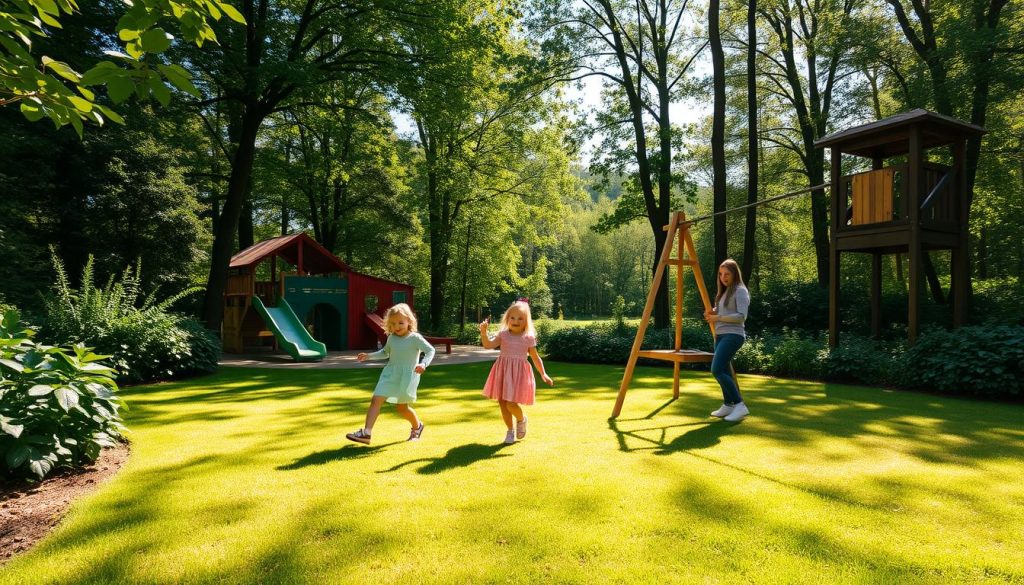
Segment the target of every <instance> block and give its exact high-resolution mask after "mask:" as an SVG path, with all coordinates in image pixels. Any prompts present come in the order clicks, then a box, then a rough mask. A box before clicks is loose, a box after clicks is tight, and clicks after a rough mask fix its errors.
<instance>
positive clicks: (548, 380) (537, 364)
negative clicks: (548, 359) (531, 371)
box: [530, 347, 555, 386]
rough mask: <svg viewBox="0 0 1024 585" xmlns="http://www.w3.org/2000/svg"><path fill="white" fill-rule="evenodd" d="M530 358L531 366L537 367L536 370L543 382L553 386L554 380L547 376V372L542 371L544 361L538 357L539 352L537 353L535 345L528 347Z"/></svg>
mask: <svg viewBox="0 0 1024 585" xmlns="http://www.w3.org/2000/svg"><path fill="white" fill-rule="evenodd" d="M530 359H532V360H533V367H535V368H537V371H538V372H539V373H540V377H541V379H542V380H544V383H545V384H547V385H548V386H554V385H555V381H554V380H552V379H551V378H550V377H549V376H548V374H547V372H545V371H544V361H543V360H541V359H540V354H539V353H537V348H536V347H531V348H530Z"/></svg>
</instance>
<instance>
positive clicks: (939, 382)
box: [901, 326, 1024, 398]
mask: <svg viewBox="0 0 1024 585" xmlns="http://www.w3.org/2000/svg"><path fill="white" fill-rule="evenodd" d="M1022 380H1024V327H1020V326H996V327H962V328H960V329H956V330H953V331H946V330H943V329H932V330H928V331H926V332H924V333H923V334H922V335H921V336H920V338H919V339H918V341H917V343H915V344H914V345H913V346H911V347H910V348H909V349H908V350H907V352H906V355H905V367H904V369H903V379H902V380H901V381H902V382H903V383H904V384H905V385H908V386H911V387H914V388H921V389H925V390H929V391H934V392H942V393H950V394H970V395H973V396H980V397H983V398H1020V397H1021V396H1022V392H1021V390H1022Z"/></svg>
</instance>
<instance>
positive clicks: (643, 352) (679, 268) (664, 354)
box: [612, 211, 739, 418]
mask: <svg viewBox="0 0 1024 585" xmlns="http://www.w3.org/2000/svg"><path fill="white" fill-rule="evenodd" d="M690 225H692V224H691V223H690V222H688V221H687V220H686V214H685V213H683V212H682V211H675V212H673V213H672V217H671V219H670V220H669V224H668V225H667V226H665V228H664V229H665V230H667V231H668V235H667V236H666V238H665V247H664V248H663V249H662V250H661V256H660V259H659V260H658V268H657V270H656V271H655V273H654V280H653V281H652V282H651V290H650V292H648V293H647V304H646V305H644V314H643V316H642V317H641V318H640V326H639V327H638V328H637V330H636V339H634V340H633V349H632V350H630V352H629V361H628V362H626V372H625V374H623V376H622V384H621V385H620V386H619V396H618V398H616V399H615V409H614V410H613V411H612V418H616V417H618V416H619V413H621V412H622V403H623V401H625V399H626V390H628V389H629V383H630V382H631V381H632V380H633V370H634V369H636V360H637V359H638V358H648V359H653V360H663V361H669V362H672V399H673V400H675V399H677V398H679V365H680V364H682V363H701V362H704V363H707V362H710V361H711V360H712V359H713V358H714V357H715V354H713V353H708V352H706V351H700V350H696V349H683V267H684V266H689V267H690V268H691V269H693V278H694V280H695V281H696V282H697V290H698V291H700V298H701V301H703V302H704V310H705V311H710V310H711V309H712V308H713V307H712V305H711V299H710V298H709V297H708V290H707V287H706V286H705V285H704V276H703V274H702V273H701V271H700V264H699V263H698V262H697V250H696V249H695V248H694V247H693V238H691V237H690ZM676 236H679V238H678V240H677V239H676ZM673 247H675V248H676V249H677V253H676V256H675V258H673V257H672V248H673ZM668 266H675V267H676V339H675V345H674V348H675V349H641V348H640V346H641V345H643V341H644V333H646V332H647V323H648V322H649V321H650V319H651V313H652V312H654V299H655V297H657V296H658V288H659V287H660V286H661V278H662V275H663V274H664V273H665V270H666V267H668ZM715 278H717V275H716V276H715ZM708 325H709V326H710V327H711V335H712V337H714V335H715V324H714V323H709V324H708ZM729 368H730V369H731V370H732V377H733V379H734V380H735V379H736V371H735V370H734V369H732V364H730V365H729ZM737 387H739V386H738V384H737Z"/></svg>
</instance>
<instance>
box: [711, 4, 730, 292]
mask: <svg viewBox="0 0 1024 585" xmlns="http://www.w3.org/2000/svg"><path fill="white" fill-rule="evenodd" d="M720 10H721V6H720V2H719V0H711V2H710V4H709V5H708V39H709V41H710V45H711V67H712V75H713V81H712V86H713V89H714V118H713V119H712V123H711V169H712V174H713V179H712V194H713V198H714V210H715V213H720V212H723V211H725V208H726V206H727V202H726V192H725V52H724V51H723V49H722V35H721V30H720V28H719V12H720ZM714 226H715V270H714V273H715V274H716V275H717V274H718V266H719V265H720V264H721V263H722V261H723V260H725V259H726V257H727V256H728V254H729V247H728V234H727V233H726V231H725V230H726V222H725V214H724V213H723V214H721V215H716V216H715V221H714Z"/></svg>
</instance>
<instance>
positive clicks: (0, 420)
mask: <svg viewBox="0 0 1024 585" xmlns="http://www.w3.org/2000/svg"><path fill="white" fill-rule="evenodd" d="M23 430H25V425H16V424H14V423H12V422H11V419H9V418H7V417H6V416H0V431H3V432H5V433H7V434H8V435H10V436H12V437H14V438H15V439H17V438H18V437H20V436H21V431H23Z"/></svg>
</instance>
